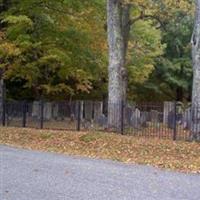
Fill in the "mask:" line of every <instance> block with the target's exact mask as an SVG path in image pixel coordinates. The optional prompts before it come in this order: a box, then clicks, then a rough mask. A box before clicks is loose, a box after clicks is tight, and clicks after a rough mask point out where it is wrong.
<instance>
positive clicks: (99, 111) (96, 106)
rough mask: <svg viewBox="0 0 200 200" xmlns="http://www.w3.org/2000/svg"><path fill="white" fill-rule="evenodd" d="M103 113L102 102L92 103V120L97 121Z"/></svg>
mask: <svg viewBox="0 0 200 200" xmlns="http://www.w3.org/2000/svg"><path fill="white" fill-rule="evenodd" d="M102 114H103V103H102V102H100V101H99V102H95V103H94V121H95V122H97V121H98V118H99V117H100V116H101V115H102Z"/></svg>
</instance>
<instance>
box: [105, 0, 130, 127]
mask: <svg viewBox="0 0 200 200" xmlns="http://www.w3.org/2000/svg"><path fill="white" fill-rule="evenodd" d="M129 11H130V6H129V5H122V4H121V2H120V0H107V15H108V16H107V26H108V44H109V67H108V72H109V86H108V125H109V127H110V128H115V129H118V130H119V128H120V125H121V119H122V116H121V106H122V102H125V100H126V89H127V71H126V68H125V63H126V51H127V46H128V35H129V30H130V25H129Z"/></svg>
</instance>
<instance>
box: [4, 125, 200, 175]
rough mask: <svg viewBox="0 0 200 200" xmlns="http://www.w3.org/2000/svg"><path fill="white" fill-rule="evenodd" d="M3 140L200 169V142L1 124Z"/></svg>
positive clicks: (106, 156) (165, 165)
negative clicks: (3, 126) (4, 126)
mask: <svg viewBox="0 0 200 200" xmlns="http://www.w3.org/2000/svg"><path fill="white" fill-rule="evenodd" d="M0 144H8V145H11V146H15V147H23V148H27V149H33V150H42V151H50V152H58V153H66V154H68V155H81V156H87V157H95V158H104V159H105V158H106V159H112V160H117V161H123V162H127V163H139V164H146V165H153V166H156V167H160V168H166V169H173V170H178V171H184V172H193V173H200V143H189V142H181V141H179V142H173V141H171V140H163V139H150V138H146V139H145V138H143V137H133V136H121V135H117V134H110V133H109V134H106V133H97V132H90V133H84V132H81V133H77V132H64V131H50V130H36V129H21V128H0Z"/></svg>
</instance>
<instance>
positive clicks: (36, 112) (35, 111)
mask: <svg viewBox="0 0 200 200" xmlns="http://www.w3.org/2000/svg"><path fill="white" fill-rule="evenodd" d="M40 115H41V109H40V102H39V101H34V102H33V104H32V117H33V118H36V119H39V118H40Z"/></svg>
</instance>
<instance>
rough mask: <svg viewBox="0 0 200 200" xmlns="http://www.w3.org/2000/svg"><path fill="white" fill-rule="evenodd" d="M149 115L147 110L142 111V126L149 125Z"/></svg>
mask: <svg viewBox="0 0 200 200" xmlns="http://www.w3.org/2000/svg"><path fill="white" fill-rule="evenodd" d="M148 115H149V113H148V112H146V111H144V112H141V117H140V124H141V126H142V127H147V121H148Z"/></svg>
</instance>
